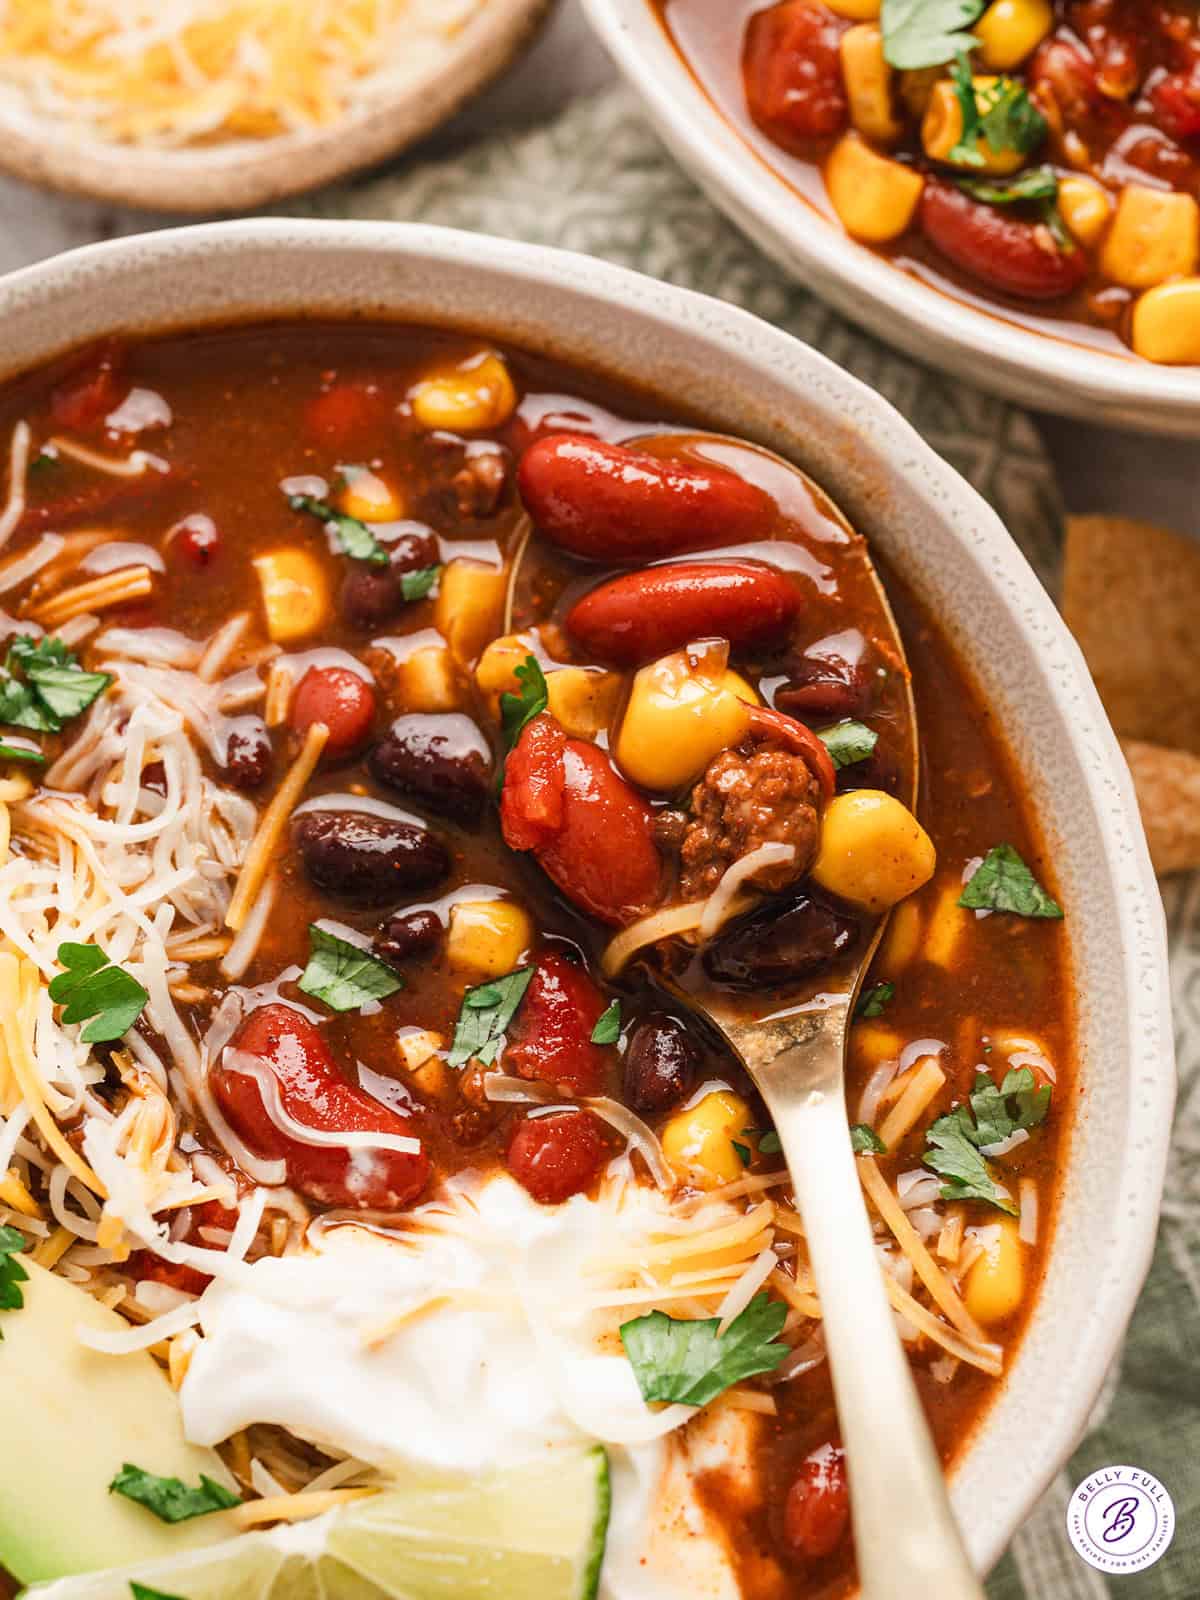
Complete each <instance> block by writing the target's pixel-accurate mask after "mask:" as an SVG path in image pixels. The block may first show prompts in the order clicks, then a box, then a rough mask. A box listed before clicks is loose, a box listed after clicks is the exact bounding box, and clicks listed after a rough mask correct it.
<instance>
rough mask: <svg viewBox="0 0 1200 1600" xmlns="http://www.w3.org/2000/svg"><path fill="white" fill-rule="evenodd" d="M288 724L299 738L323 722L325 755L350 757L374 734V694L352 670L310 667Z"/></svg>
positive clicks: (365, 681) (302, 679) (295, 699)
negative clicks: (371, 733)
mask: <svg viewBox="0 0 1200 1600" xmlns="http://www.w3.org/2000/svg"><path fill="white" fill-rule="evenodd" d="M288 720H289V721H290V723H291V725H292V728H293V730H294V731H295V732H296V733H299V734H305V733H307V732H308V730H309V728H311V727H312V726H313V724H314V723H316V722H323V723H324V724H325V726H326V727H327V728H328V729H329V739H328V742H327V743H326V745H325V753H326V755H330V756H344V755H348V754H349V753H350V751H351V750H356V749H357V748H358V746H359V745H361V744H362V743H363V741H364V740H365V739H366V737H367V735H368V734H369V733H370V731H371V724H372V723H373V722H374V721H375V691H374V689H373V688H372V687H371V685H370V684H369V683H368V682H367V680H366V679H365V678H364V677H363V676H362V675H361V673H358V672H352V671H351V670H350V668H349V667H309V669H308V671H307V672H306V673H305V674H304V676H303V677H302V678H301V679H300V683H299V686H298V687H297V689H296V693H295V695H294V696H293V697H292V706H291V712H290V714H289V718H288Z"/></svg>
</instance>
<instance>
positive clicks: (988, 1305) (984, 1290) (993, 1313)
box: [963, 1217, 1025, 1327]
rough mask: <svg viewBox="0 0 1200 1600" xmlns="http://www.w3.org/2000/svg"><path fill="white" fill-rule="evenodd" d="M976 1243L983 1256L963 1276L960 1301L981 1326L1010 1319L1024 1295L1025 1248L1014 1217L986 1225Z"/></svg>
mask: <svg viewBox="0 0 1200 1600" xmlns="http://www.w3.org/2000/svg"><path fill="white" fill-rule="evenodd" d="M977 1237H979V1242H980V1244H981V1245H982V1246H983V1254H982V1255H981V1256H979V1257H978V1258H977V1259H976V1260H975V1262H974V1263H973V1264H972V1266H971V1269H970V1271H969V1272H968V1273H967V1281H966V1284H965V1285H964V1289H963V1299H964V1301H965V1302H966V1307H967V1310H968V1311H969V1312H970V1313H971V1315H972V1316H973V1317H974V1318H975V1320H976V1322H980V1323H982V1324H983V1325H984V1326H985V1327H986V1326H987V1325H988V1324H989V1323H993V1322H1002V1321H1003V1320H1004V1318H1005V1317H1011V1316H1012V1314H1013V1312H1014V1311H1015V1310H1016V1309H1017V1307H1018V1306H1019V1305H1020V1304H1021V1301H1022V1299H1023V1298H1024V1295H1025V1246H1024V1245H1023V1244H1022V1243H1021V1239H1020V1235H1019V1234H1018V1232H1017V1221H1016V1218H1015V1217H1001V1218H1000V1220H999V1222H993V1223H989V1224H988V1225H987V1232H986V1233H981V1235H979V1236H977Z"/></svg>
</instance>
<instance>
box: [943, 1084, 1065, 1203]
mask: <svg viewBox="0 0 1200 1600" xmlns="http://www.w3.org/2000/svg"><path fill="white" fill-rule="evenodd" d="M1010 1101H1011V1102H1012V1108H1011V1109H1010V1105H1009V1102H1010ZM1049 1109H1050V1087H1049V1085H1048V1084H1047V1085H1045V1086H1044V1087H1042V1088H1041V1089H1037V1088H1035V1079H1034V1076H1033V1073H1032V1072H1031V1071H1030V1070H1029V1068H1028V1067H1018V1068H1013V1069H1011V1070H1010V1071H1009V1072H1008V1073H1007V1074H1006V1075H1005V1078H1004V1082H1003V1083H1002V1084H1001V1085H1000V1087H999V1088H997V1087H996V1084H995V1081H994V1080H993V1079H992V1078H991V1076H990V1075H989V1074H988V1073H986V1072H978V1073H976V1076H975V1087H974V1088H973V1089H972V1090H971V1094H970V1099H969V1102H968V1103H967V1104H964V1105H960V1106H956V1107H955V1108H954V1110H953V1111H950V1112H947V1114H946V1115H945V1116H944V1117H939V1118H938V1119H937V1121H936V1122H935V1123H934V1124H933V1125H932V1127H931V1128H930V1129H929V1132H928V1134H927V1136H926V1137H927V1139H928V1141H929V1144H930V1145H931V1146H932V1150H931V1151H926V1154H925V1158H924V1159H925V1165H926V1166H927V1167H931V1168H932V1169H933V1171H934V1172H936V1173H937V1174H938V1175H939V1176H940V1177H943V1178H946V1179H947V1180H948V1183H947V1185H946V1186H945V1187H943V1189H942V1199H943V1200H984V1201H987V1203H988V1204H989V1205H993V1206H996V1207H997V1208H998V1209H999V1210H1000V1211H1006V1212H1007V1213H1008V1214H1009V1216H1013V1217H1015V1216H1016V1214H1017V1208H1016V1206H1015V1205H1013V1203H1012V1202H1011V1200H1007V1199H1005V1197H1004V1196H1003V1195H1001V1194H1000V1193H999V1191H998V1189H997V1188H996V1184H995V1180H994V1179H993V1178H992V1175H991V1172H990V1171H989V1170H988V1166H987V1163H986V1162H985V1160H984V1158H983V1155H982V1150H983V1149H986V1148H987V1147H989V1146H991V1145H993V1144H999V1143H1001V1142H1002V1141H1003V1140H1005V1139H1008V1138H1010V1137H1011V1136H1012V1135H1013V1134H1014V1133H1015V1132H1016V1131H1017V1130H1018V1129H1020V1128H1025V1129H1029V1128H1035V1127H1037V1125H1038V1123H1040V1122H1043V1121H1045V1118H1046V1113H1047V1112H1048V1111H1049Z"/></svg>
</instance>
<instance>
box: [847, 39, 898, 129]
mask: <svg viewBox="0 0 1200 1600" xmlns="http://www.w3.org/2000/svg"><path fill="white" fill-rule="evenodd" d="M838 52H839V55H840V56H841V62H842V77H843V79H844V80H845V84H846V98H847V100H848V102H849V106H850V121H851V122H852V123H853V124H854V126H855V127H856V128H857V129H858V131H859V133H861V134H862V136H863V138H864V139H872V140H874V141H875V143H876V144H893V143H894V142H895V141H896V140H897V139H898V138H899V137H900V135H901V134H902V133H903V132H904V124H903V123H902V122H901V121H900V120H899V118H898V117H897V116H896V113H895V110H894V108H893V106H892V83H893V79H894V77H895V74H894V72H893V71H892V68H891V66H890V65H889V63H888V62H887V60H886V59H885V58H884V54H883V34H882V32H881V31H880V29H879V25H878V24H877V23H874V22H860V23H859V24H858V25H857V26H856V27H853V28H848V29H847V30H846V32H845V33H844V34H843V35H842V38H841V42H840V44H839V45H838Z"/></svg>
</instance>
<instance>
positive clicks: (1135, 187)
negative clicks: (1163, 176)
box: [1100, 183, 1200, 289]
mask: <svg viewBox="0 0 1200 1600" xmlns="http://www.w3.org/2000/svg"><path fill="white" fill-rule="evenodd" d="M1198 264H1200V205H1197V204H1196V202H1195V200H1193V199H1192V197H1191V195H1190V194H1176V193H1173V192H1170V191H1167V190H1163V189H1148V188H1147V187H1146V186H1145V185H1144V184H1140V183H1127V184H1126V185H1125V187H1124V188H1123V189H1122V190H1121V193H1120V197H1119V198H1118V200H1117V214H1116V216H1115V217H1114V218H1113V222H1112V227H1111V228H1110V229H1109V230H1108V235H1107V237H1106V238H1105V241H1104V247H1103V249H1102V250H1101V252H1100V270H1101V271H1102V272H1103V273H1104V275H1105V277H1107V278H1111V279H1112V280H1113V282H1114V283H1119V284H1122V285H1123V286H1124V287H1125V288H1126V289H1153V288H1154V286H1155V285H1156V284H1159V283H1164V282H1165V281H1166V280H1167V279H1168V278H1186V277H1189V276H1190V275H1191V274H1192V273H1194V272H1195V270H1196V267H1197V265H1198Z"/></svg>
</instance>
